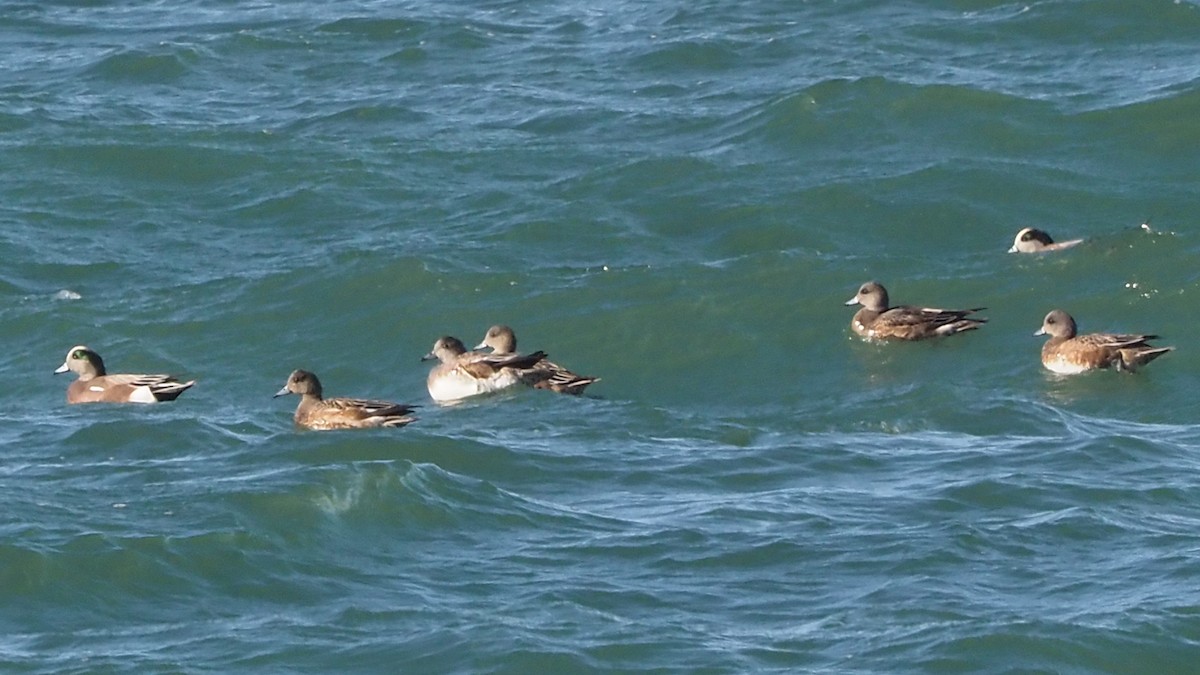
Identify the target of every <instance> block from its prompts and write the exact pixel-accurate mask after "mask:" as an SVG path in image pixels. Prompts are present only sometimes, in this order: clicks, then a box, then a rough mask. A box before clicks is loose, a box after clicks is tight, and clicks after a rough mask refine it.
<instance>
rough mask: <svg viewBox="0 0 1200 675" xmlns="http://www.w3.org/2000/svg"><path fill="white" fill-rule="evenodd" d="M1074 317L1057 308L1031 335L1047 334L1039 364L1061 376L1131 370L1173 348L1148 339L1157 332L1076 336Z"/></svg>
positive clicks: (1152, 337)
mask: <svg viewBox="0 0 1200 675" xmlns="http://www.w3.org/2000/svg"><path fill="white" fill-rule="evenodd" d="M1076 330H1077V329H1076V326H1075V319H1072V318H1071V315H1070V314H1067V313H1066V312H1064V311H1062V310H1061V309H1056V310H1054V311H1052V312H1050V313H1049V314H1047V315H1046V318H1045V319H1043V320H1042V327H1041V329H1040V330H1038V331H1037V332H1036V333H1034V335H1049V336H1050V339H1049V340H1046V344H1044V345H1042V365H1043V366H1045V367H1046V369H1047V370H1051V371H1054V372H1056V373H1060V374H1063V375H1074V374H1075V373H1082V372H1085V371H1088V370H1098V369H1102V368H1108V367H1115V368H1116V369H1117V370H1128V371H1132V370H1135V369H1137V367H1138V366H1141V365H1143V364H1146V363H1149V362H1151V361H1153V360H1154V359H1156V358H1158V357H1159V356H1162V355H1163V354H1166V353H1167V352H1169V351H1171V350H1172V349H1174V347H1154V346H1152V345H1150V344H1147V341H1148V340H1153V339H1155V338H1157V337H1158V336H1157V335H1140V334H1130V335H1125V334H1116V333H1090V334H1088V335H1076V334H1075V333H1076Z"/></svg>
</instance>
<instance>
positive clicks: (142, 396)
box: [129, 387, 158, 403]
mask: <svg viewBox="0 0 1200 675" xmlns="http://www.w3.org/2000/svg"><path fill="white" fill-rule="evenodd" d="M129 400H130V401H132V402H133V403H158V399H157V398H154V392H152V391H150V387H138V388H137V389H134V390H133V393H132V394H130V395H129Z"/></svg>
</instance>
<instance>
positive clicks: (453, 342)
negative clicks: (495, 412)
mask: <svg viewBox="0 0 1200 675" xmlns="http://www.w3.org/2000/svg"><path fill="white" fill-rule="evenodd" d="M544 358H546V353H545V352H534V353H532V354H525V355H520V354H516V355H496V354H486V353H483V352H477V351H467V348H466V346H465V345H463V343H462V340H459V339H458V338H456V337H454V336H451V335H443V336H442V337H440V338H438V339H437V340H436V341H435V342H434V343H433V349H432V350H430V352H429V353H428V354H426V355H425V356H423V357H421V360H422V361H431V360H437V361H439V363H438V364H437V365H436V366H434V367H433V369H432V370H430V371H429V377H428V378H427V379H426V386H427V388H428V389H429V396H430V398H432V399H433V400H434V401H436V402H438V403H455V402H459V401H462V400H463V399H466V398H470V397H472V396H478V395H480V394H490V393H493V392H497V391H502V390H505V389H509V388H511V387H516V386H521V385H526V384H528V383H527V382H526V381H525V380H524V379H523V378H522V377H521V371H523V370H528V369H530V368H532V367H533V366H534V365H535V364H536V363H537V362H538V361H541V360H542V359H544Z"/></svg>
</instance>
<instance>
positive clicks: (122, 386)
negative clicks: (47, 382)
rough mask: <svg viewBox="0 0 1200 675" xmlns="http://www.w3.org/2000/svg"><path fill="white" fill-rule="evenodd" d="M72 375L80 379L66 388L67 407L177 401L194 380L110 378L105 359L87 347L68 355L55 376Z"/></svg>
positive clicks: (74, 348)
mask: <svg viewBox="0 0 1200 675" xmlns="http://www.w3.org/2000/svg"><path fill="white" fill-rule="evenodd" d="M67 371H71V372H73V373H78V375H79V379H77V380H75V381H74V382H72V383H71V384H70V386H68V387H67V403H157V402H159V401H174V400H175V399H176V398H178V397H179V395H180V394H182V393H183V392H184V391H185V390H186V389H188V388H189V387H191V386H192V385H194V384H196V381H195V380H189V381H187V382H180V381H179V380H177V379H175V378H174V377H172V376H170V375H109V374H108V372H107V371H106V370H105V369H104V359H101V358H100V355H99V354H97V353H96V352H95V351H93V350H91V349H89V348H88V347H85V346H84V345H76V346H74V347H72V348H71V349H70V350H69V351H68V352H67V358H66V360H65V361H63V364H62V365H61V366H59V367H58V369H57V370H55V371H54V372H55V373H65V372H67Z"/></svg>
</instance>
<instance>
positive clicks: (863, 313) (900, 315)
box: [846, 281, 987, 340]
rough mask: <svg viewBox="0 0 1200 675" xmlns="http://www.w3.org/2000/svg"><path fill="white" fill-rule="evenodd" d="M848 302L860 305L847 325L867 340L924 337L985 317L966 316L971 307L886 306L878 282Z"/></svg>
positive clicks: (977, 322)
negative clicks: (860, 307)
mask: <svg viewBox="0 0 1200 675" xmlns="http://www.w3.org/2000/svg"><path fill="white" fill-rule="evenodd" d="M846 304H847V305H862V309H860V310H858V311H857V312H855V313H854V318H853V319H851V320H850V328H851V330H853V331H854V332H855V333H856V334H858V335H859V336H861V337H864V338H867V339H870V340H924V339H926V338H933V337H940V336H943V335H953V334H955V333H961V332H963V331H967V330H972V329H975V328H979V327H980V326H982V325H983V324H984V323H986V322H987V319H984V318H968V317H967V315H968V314H972V313H974V312H978V311H980V310H982V309H984V308H983V307H976V308H974V309H934V308H932V307H915V306H912V305H897V306H896V307H889V306H888V292H887V289H886V288H884V287H883V286H882V285H881V284H879V283H876V282H874V281H869V282H867V283H865V284H863V285H862V286H861V287H860V288H859V289H858V293H856V294H855V296H854V297H853V298H850V299H849V300H848V301H846Z"/></svg>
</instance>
